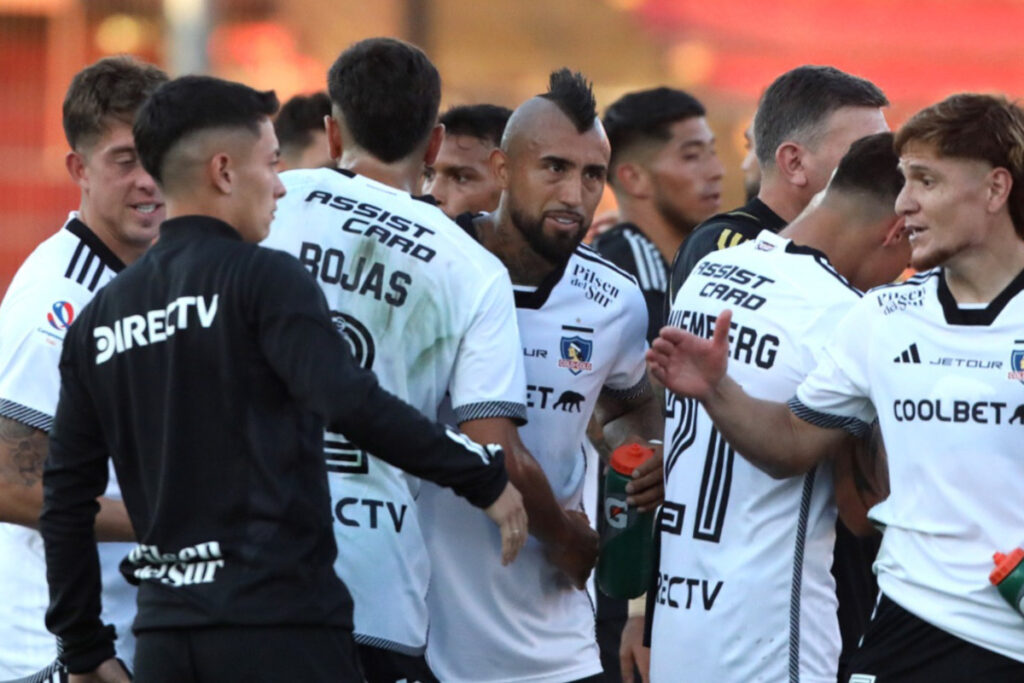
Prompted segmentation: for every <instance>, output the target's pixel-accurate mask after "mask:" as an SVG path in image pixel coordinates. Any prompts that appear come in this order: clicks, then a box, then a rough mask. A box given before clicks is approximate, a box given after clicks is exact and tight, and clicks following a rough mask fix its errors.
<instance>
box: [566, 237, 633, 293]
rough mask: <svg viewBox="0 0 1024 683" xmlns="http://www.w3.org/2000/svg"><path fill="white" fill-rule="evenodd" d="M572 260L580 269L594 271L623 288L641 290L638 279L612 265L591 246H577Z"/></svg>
mask: <svg viewBox="0 0 1024 683" xmlns="http://www.w3.org/2000/svg"><path fill="white" fill-rule="evenodd" d="M572 259H573V260H575V261H576V262H577V263H578V264H579V266H580V267H583V268H590V269H593V270H594V271H595V273H596V274H598V275H601V276H603V277H604V278H607V279H608V280H609V281H611V282H616V283H618V284H620V286H622V287H625V288H635V289H637V291H639V289H640V286H639V284H637V281H636V278H635V277H634V276H633V275H632V274H631V273H629V272H628V271H627V270H625V269H624V268H620V267H619V266H617V265H615V264H614V263H612V261H611V259H608V258H606V257H605V256H603V255H602V254H601V253H599V252H598V251H597V250H596V249H594V248H593V247H591V246H589V245H586V244H579V245H577V247H576V250H575V251H574V252H573V255H572ZM571 269H572V267H571V265H570V270H571ZM570 274H573V273H570Z"/></svg>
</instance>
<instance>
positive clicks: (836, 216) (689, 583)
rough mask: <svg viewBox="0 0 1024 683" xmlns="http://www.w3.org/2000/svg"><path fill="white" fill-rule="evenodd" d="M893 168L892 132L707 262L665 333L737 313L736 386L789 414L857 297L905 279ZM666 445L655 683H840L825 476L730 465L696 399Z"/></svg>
mask: <svg viewBox="0 0 1024 683" xmlns="http://www.w3.org/2000/svg"><path fill="white" fill-rule="evenodd" d="M896 164H897V158H896V155H895V153H894V152H893V151H892V135H891V134H889V133H882V134H878V135H873V136H870V137H867V138H864V139H862V140H859V141H857V142H855V143H854V145H853V146H852V147H851V149H850V151H849V152H848V153H847V154H846V156H845V157H844V158H843V159H842V161H841V162H840V164H839V167H838V169H837V171H836V174H835V176H834V178H833V179H832V181H831V183H830V185H829V187H828V191H827V192H826V194H825V197H824V199H823V200H822V202H821V203H820V204H819V205H818V206H816V207H815V208H814V209H811V210H810V211H809V212H807V213H805V214H804V215H803V216H801V217H800V218H799V219H797V220H796V221H794V222H793V223H791V224H790V225H789V226H788V227H787V228H786V229H785V230H783V232H782V233H781V234H780V235H776V234H775V233H773V232H771V231H770V230H764V231H762V232H761V234H760V235H759V236H758V237H757V238H756V239H755V240H753V241H751V242H746V243H744V244H742V245H740V246H738V247H735V248H733V249H728V250H722V251H717V252H714V253H712V254H710V255H708V256H705V257H704V258H703V259H701V260H700V261H699V262H698V263H697V265H696V267H695V269H694V271H693V272H692V273H691V274H690V277H689V278H687V280H686V282H685V283H684V284H683V287H682V288H681V289H680V290H679V294H678V295H677V297H676V300H675V303H674V304H673V306H672V311H671V314H670V316H669V324H670V325H674V326H676V327H680V328H682V329H686V330H689V331H690V332H692V333H693V334H696V335H697V336H707V335H708V334H709V333H710V331H711V329H713V327H714V325H715V322H716V318H717V314H718V312H719V310H720V308H721V305H722V302H723V301H729V302H733V303H734V304H735V305H736V312H735V315H734V316H733V321H732V323H731V325H730V331H729V335H730V337H731V339H732V342H733V346H732V355H731V360H732V361H734V362H733V363H732V364H731V366H730V371H729V376H730V377H731V378H732V379H733V380H735V381H736V382H737V383H739V384H740V385H741V386H743V387H744V389H745V390H746V391H747V392H748V393H749V394H751V395H752V396H756V397H758V398H762V399H766V400H774V401H784V400H787V399H788V398H789V397H791V396H792V395H793V392H794V391H795V389H796V387H797V385H798V384H799V382H800V380H801V379H803V378H804V377H805V376H806V375H807V374H808V373H809V372H810V371H811V370H813V369H814V366H815V365H816V360H817V358H818V357H819V356H820V354H821V351H822V349H823V348H824V347H825V345H826V342H827V340H828V338H829V336H830V335H831V334H832V332H833V329H834V327H835V325H836V323H837V322H838V321H839V320H840V319H841V317H842V316H843V315H844V314H845V313H846V312H847V311H848V310H849V309H850V307H851V306H852V305H853V304H854V303H856V301H857V300H858V299H859V298H860V290H862V289H867V288H869V287H872V286H875V285H879V284H883V283H885V282H889V281H892V279H894V278H895V277H896V276H897V275H899V273H900V271H901V270H903V268H904V267H905V266H906V263H907V261H908V259H909V250H908V248H907V242H906V240H903V239H901V237H900V230H901V229H902V221H901V220H900V219H899V218H897V217H896V216H895V214H894V213H893V203H894V202H895V200H896V195H897V194H898V193H899V190H900V188H901V187H902V184H903V181H902V178H901V176H900V174H899V171H898V170H897V168H896ZM665 443H666V444H667V446H666V451H665V452H666V457H665V472H666V474H665V504H664V506H663V509H662V513H661V522H660V524H659V534H660V541H661V559H660V569H659V572H658V582H657V585H656V589H655V590H656V594H655V596H654V604H655V609H654V622H653V629H652V638H651V679H652V680H653V681H676V680H681V679H685V680H693V681H720V682H721V683H729V682H731V681H734V682H737V683H739V682H742V681H757V680H764V681H784V680H787V679H788V680H790V681H804V682H806V683H824V682H826V681H835V680H836V672H837V665H838V661H839V650H840V638H839V625H838V621H837V618H836V609H837V606H838V601H837V598H836V591H835V581H834V579H833V577H832V574H831V572H830V571H829V570H830V567H831V564H832V546H833V543H834V536H835V518H836V505H835V497H834V495H833V492H834V489H833V482H832V479H833V477H832V467H831V462H828V463H822V464H820V465H818V466H816V467H815V468H813V469H812V470H811V471H809V472H808V473H806V474H804V475H803V476H799V477H791V478H787V479H782V480H775V479H773V478H771V477H770V476H768V475H767V474H765V473H764V472H761V471H760V470H758V469H757V468H755V467H754V466H753V465H751V464H750V463H748V462H746V461H745V460H743V459H742V458H736V457H735V451H734V450H733V449H732V447H731V446H730V444H729V443H727V442H726V441H725V440H724V439H723V438H722V437H721V435H720V434H719V433H718V430H717V429H716V428H715V426H714V425H713V424H712V422H711V419H710V418H709V417H708V414H707V413H706V412H705V411H704V410H703V409H702V408H700V406H699V405H698V404H697V402H696V401H695V400H694V399H692V398H679V397H676V396H674V395H671V394H670V395H669V397H668V417H667V419H666V424H665ZM844 471H845V470H844ZM740 615H742V616H740Z"/></svg>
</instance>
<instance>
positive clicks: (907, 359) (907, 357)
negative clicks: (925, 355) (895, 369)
mask: <svg viewBox="0 0 1024 683" xmlns="http://www.w3.org/2000/svg"><path fill="white" fill-rule="evenodd" d="M892 362H893V363H920V362H921V356H920V354H918V353H917V344H911V345H910V347H909V348H907V349H906V350H905V351H904V352H903V353H901V354H900V355H898V356H896V357H895V358H893V359H892Z"/></svg>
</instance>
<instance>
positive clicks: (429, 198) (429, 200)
mask: <svg viewBox="0 0 1024 683" xmlns="http://www.w3.org/2000/svg"><path fill="white" fill-rule="evenodd" d="M331 170H332V171H337V172H338V173H340V174H341V175H343V176H345V177H346V178H357V177H359V174H358V173H356V172H355V171H350V170H348V169H347V168H336V167H334V166H332V167H331ZM391 189H392V190H396V189H397V188H391ZM409 196H410V197H412V198H413V199H415V200H416V201H418V202H424V203H426V204H430V205H431V206H437V205H438V204H437V200H436V199H434V195H430V194H413V195H409Z"/></svg>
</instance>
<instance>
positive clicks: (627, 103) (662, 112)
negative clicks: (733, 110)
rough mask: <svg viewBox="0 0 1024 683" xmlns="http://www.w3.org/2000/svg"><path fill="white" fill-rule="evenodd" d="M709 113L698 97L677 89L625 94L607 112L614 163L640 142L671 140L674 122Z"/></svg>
mask: <svg viewBox="0 0 1024 683" xmlns="http://www.w3.org/2000/svg"><path fill="white" fill-rule="evenodd" d="M706 113H707V112H706V111H705V109H704V105H703V104H701V103H700V101H698V100H697V98H696V97H694V96H693V95H691V94H690V93H687V92H684V91H682V90H676V89H674V88H665V87H661V88H653V89H651V90H641V91H639V92H631V93H628V94H626V95H623V96H622V97H620V98H619V99H617V100H616V101H615V102H613V103H612V104H611V106H610V107H608V108H607V109H605V111H604V130H605V133H607V134H608V142H609V143H611V146H612V158H611V166H612V167H614V166H615V163H616V161H617V159H616V157H618V156H621V155H622V153H623V152H625V151H627V150H628V149H630V148H631V147H632V146H634V145H636V144H638V143H644V142H656V141H666V140H668V139H670V138H671V135H670V134H669V131H668V129H669V126H671V125H672V124H673V123H676V122H677V121H683V120H685V119H692V118H694V117H698V116H705V115H706ZM609 177H611V176H609Z"/></svg>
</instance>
